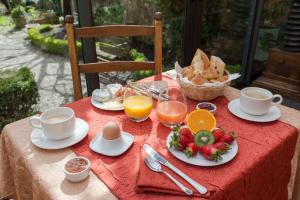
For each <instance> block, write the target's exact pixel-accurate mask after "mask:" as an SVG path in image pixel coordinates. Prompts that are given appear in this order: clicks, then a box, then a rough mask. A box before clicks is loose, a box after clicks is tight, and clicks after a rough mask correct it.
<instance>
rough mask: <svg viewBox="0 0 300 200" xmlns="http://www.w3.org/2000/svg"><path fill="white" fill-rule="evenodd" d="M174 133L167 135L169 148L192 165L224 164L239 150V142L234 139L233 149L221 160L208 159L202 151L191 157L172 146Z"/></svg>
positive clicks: (174, 154)
mask: <svg viewBox="0 0 300 200" xmlns="http://www.w3.org/2000/svg"><path fill="white" fill-rule="evenodd" d="M172 135H173V132H171V133H170V134H169V135H168V137H167V147H168V150H169V151H170V152H171V154H173V156H175V157H176V158H177V159H178V160H181V161H183V162H185V163H189V164H192V165H197V166H203V167H212V166H218V165H223V164H225V163H227V162H229V161H231V160H232V159H233V158H234V157H235V156H236V154H237V152H238V145H237V142H236V141H234V142H233V143H232V145H231V149H230V150H228V152H227V153H226V154H224V155H222V158H223V159H222V160H220V161H213V160H207V159H206V158H204V157H203V156H202V155H201V154H200V153H197V154H196V155H195V156H194V157H191V158H189V157H187V156H186V155H185V154H184V153H183V152H182V151H178V150H176V149H174V148H171V147H170V141H171V136H172Z"/></svg>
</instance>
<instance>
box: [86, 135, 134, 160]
mask: <svg viewBox="0 0 300 200" xmlns="http://www.w3.org/2000/svg"><path fill="white" fill-rule="evenodd" d="M133 142H134V136H133V135H131V134H130V133H127V132H124V131H121V136H120V137H119V138H117V139H115V140H106V139H104V138H103V137H102V133H99V134H97V136H96V137H94V138H93V139H92V141H91V142H90V149H92V150H93V151H95V152H96V153H100V154H103V155H106V156H119V155H121V154H122V153H124V152H125V151H127V150H128V149H129V147H130V146H131V145H132V144H133Z"/></svg>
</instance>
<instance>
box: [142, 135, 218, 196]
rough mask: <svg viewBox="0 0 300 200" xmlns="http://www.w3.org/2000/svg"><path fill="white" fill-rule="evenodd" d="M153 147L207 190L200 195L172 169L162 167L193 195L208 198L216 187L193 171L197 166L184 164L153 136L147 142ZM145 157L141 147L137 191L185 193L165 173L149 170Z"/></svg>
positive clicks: (163, 141) (160, 140) (161, 140)
mask: <svg viewBox="0 0 300 200" xmlns="http://www.w3.org/2000/svg"><path fill="white" fill-rule="evenodd" d="M146 143H147V144H149V145H150V146H151V147H152V148H153V149H155V150H156V151H157V152H159V153H160V154H161V155H163V156H164V157H165V158H166V159H167V160H168V161H169V162H170V163H171V164H174V166H175V167H177V168H178V169H180V170H181V171H182V172H184V173H185V174H186V175H188V176H189V177H190V178H192V179H194V178H197V180H196V179H194V180H196V181H198V182H199V183H200V184H202V185H203V186H205V187H206V188H207V189H208V192H207V193H206V194H205V195H201V194H200V193H199V192H198V191H196V190H195V189H194V188H193V186H191V185H189V184H188V183H187V182H186V181H185V180H184V179H182V178H181V177H180V176H178V175H177V174H176V173H174V172H173V171H171V170H169V168H167V167H165V166H163V165H162V169H163V170H165V171H167V172H168V173H169V174H171V175H172V176H173V177H174V178H176V179H177V180H178V181H180V182H181V183H182V184H183V185H185V186H186V187H187V188H189V189H191V190H192V191H193V196H198V197H199V196H201V197H203V198H208V197H209V196H210V194H211V193H213V192H214V191H215V190H216V188H215V187H214V186H211V185H210V184H209V183H208V182H207V180H205V179H202V178H201V174H198V175H196V174H195V171H194V170H196V168H197V167H195V166H192V165H189V164H185V163H183V162H181V161H178V160H176V158H174V157H173V156H171V155H170V153H168V150H166V148H167V147H166V141H165V140H163V139H158V138H155V137H150V138H149V139H148V140H147V142H146ZM146 157H147V154H146V153H145V151H144V150H143V147H142V149H141V160H140V169H139V173H138V178H137V188H136V189H137V192H160V193H165V194H172V195H185V196H186V194H185V193H184V192H183V191H182V190H181V189H180V188H179V187H178V186H177V185H175V183H173V182H172V181H171V180H170V179H169V178H168V177H167V176H166V175H164V174H163V173H158V172H153V171H151V170H150V169H149V168H148V167H147V165H146V164H145V162H144V159H145V158H146Z"/></svg>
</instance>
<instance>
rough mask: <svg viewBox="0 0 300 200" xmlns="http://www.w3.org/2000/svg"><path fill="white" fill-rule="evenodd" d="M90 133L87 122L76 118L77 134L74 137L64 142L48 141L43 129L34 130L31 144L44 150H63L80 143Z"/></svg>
mask: <svg viewBox="0 0 300 200" xmlns="http://www.w3.org/2000/svg"><path fill="white" fill-rule="evenodd" d="M88 131H89V125H88V123H87V122H86V121H84V120H82V119H80V118H76V120H75V131H74V132H75V133H74V135H73V136H71V137H68V138H66V139H63V140H51V139H48V138H47V137H46V136H45V135H44V133H43V130H42V129H37V128H36V129H33V131H32V134H31V142H32V144H34V145H35V146H37V147H40V148H42V149H63V148H66V147H69V146H72V145H74V144H76V143H78V142H80V141H81V140H82V139H83V138H85V136H86V135H87V133H88Z"/></svg>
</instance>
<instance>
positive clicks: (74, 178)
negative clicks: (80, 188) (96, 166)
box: [64, 157, 91, 182]
mask: <svg viewBox="0 0 300 200" xmlns="http://www.w3.org/2000/svg"><path fill="white" fill-rule="evenodd" d="M78 158H79V159H83V160H85V161H86V162H87V168H86V169H84V170H83V171H80V172H74V173H72V172H69V171H67V170H66V164H67V163H68V162H69V161H70V160H73V159H78ZM70 160H68V162H66V164H65V166H64V173H65V175H66V178H67V179H68V180H69V181H71V182H80V181H83V180H84V179H86V178H87V177H88V176H89V174H90V171H91V168H90V167H91V162H90V161H89V159H87V158H85V157H75V158H72V159H70Z"/></svg>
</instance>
